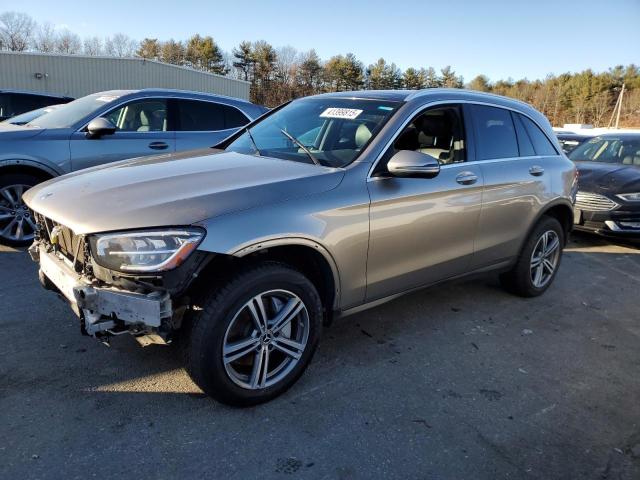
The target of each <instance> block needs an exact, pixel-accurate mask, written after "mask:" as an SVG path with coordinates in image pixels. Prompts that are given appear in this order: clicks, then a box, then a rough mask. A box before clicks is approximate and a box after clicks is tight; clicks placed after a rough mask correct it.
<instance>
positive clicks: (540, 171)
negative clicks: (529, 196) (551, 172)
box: [529, 165, 544, 177]
mask: <svg viewBox="0 0 640 480" xmlns="http://www.w3.org/2000/svg"><path fill="white" fill-rule="evenodd" d="M529 173H530V174H531V175H533V176H534V177H539V176H540V175H542V174H543V173H544V168H542V167H541V166H540V165H534V166H533V167H531V168H530V169H529Z"/></svg>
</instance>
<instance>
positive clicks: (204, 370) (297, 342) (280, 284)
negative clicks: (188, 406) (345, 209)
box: [184, 262, 322, 407]
mask: <svg viewBox="0 0 640 480" xmlns="http://www.w3.org/2000/svg"><path fill="white" fill-rule="evenodd" d="M201 306H202V310H198V311H196V312H195V313H194V315H193V317H192V318H191V319H189V321H187V324H186V325H185V329H186V331H185V334H186V335H185V339H184V340H185V342H184V353H185V361H186V362H185V363H186V369H187V372H188V373H189V376H190V377H191V378H192V379H193V381H194V382H195V383H196V384H197V385H198V386H199V387H200V388H201V389H202V390H203V391H204V392H205V393H206V394H207V395H210V396H211V397H213V398H215V399H216V400H218V401H220V402H222V403H225V404H227V405H233V406H243V407H244V406H250V405H256V404H259V403H263V402H266V401H269V400H271V399H273V398H275V397H277V396H278V395H280V394H282V393H283V392H285V391H286V390H287V389H289V388H290V387H291V386H292V385H293V384H294V383H295V382H296V381H297V380H298V378H300V376H301V375H302V374H303V373H304V371H305V369H306V368H307V366H308V365H309V362H310V361H311V358H312V357H313V354H314V352H315V350H316V348H317V346H318V341H319V339H320V330H321V325H322V302H321V300H320V296H319V295H318V292H317V290H316V288H315V286H314V285H313V283H311V282H310V281H309V280H308V279H307V278H306V277H305V276H304V275H302V273H300V272H298V271H297V270H294V269H292V268H291V267H289V266H288V265H285V264H281V263H276V262H265V263H262V264H259V265H256V266H254V267H250V268H248V269H246V270H243V271H241V272H239V273H238V274H236V275H235V276H234V277H233V278H231V279H230V280H229V281H228V282H226V283H225V284H223V285H222V286H219V287H218V288H215V290H214V291H211V292H209V293H207V294H205V296H204V299H203V301H202V303H201ZM278 318H282V322H280V323H284V324H279V322H278V321H277V320H278ZM287 319H288V320H287ZM263 320H264V321H263ZM243 345H244V346H243ZM236 357H237V358H236Z"/></svg>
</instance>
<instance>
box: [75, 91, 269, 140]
mask: <svg viewBox="0 0 640 480" xmlns="http://www.w3.org/2000/svg"><path fill="white" fill-rule="evenodd" d="M148 99H149V100H153V99H156V100H157V99H160V100H166V101H167V102H168V101H169V100H195V101H197V102H208V103H216V104H220V105H224V106H226V107H232V108H235V109H236V110H238V111H239V112H240V113H241V114H242V115H243V116H244V117H245V118H246V119H247V120H248V122H247V123H246V124H245V125H247V124H249V123H251V122H253V120H252V119H250V118H249V116H248V115H247V114H246V113H245V112H244V111H242V110H241V109H240V108H238V107H237V106H236V105H232V104H230V103H226V102H220V101H218V100H211V99H202V98H195V97H167V96H165V95H150V96H146V97H140V98H133V99H131V98H130V99H129V100H123V101H121V102H120V103H118V104H116V105H114V106H113V107H112V108H110V109H109V110H107V111H106V112H104V113H103V114H102V115H99V116H97V117H93V118H91V120H95V119H96V118H100V117H102V116H104V115H108V114H109V113H111V112H113V111H114V110H115V109H117V108H120V107H122V106H123V105H126V104H127V103H129V102H136V101H138V100H148ZM256 118H258V117H256ZM91 120H89V121H88V122H87V123H85V124H84V125H82V126H81V127H80V128H78V129H76V131H75V132H74V133H82V130H83V129H85V128H87V125H89V123H91ZM243 126H244V125H243ZM243 126H240V127H234V128H224V129H222V130H161V131H160V133H170V132H175V133H178V132H188V133H197V132H224V131H227V130H236V129H237V128H242V127H243ZM127 133H158V132H127Z"/></svg>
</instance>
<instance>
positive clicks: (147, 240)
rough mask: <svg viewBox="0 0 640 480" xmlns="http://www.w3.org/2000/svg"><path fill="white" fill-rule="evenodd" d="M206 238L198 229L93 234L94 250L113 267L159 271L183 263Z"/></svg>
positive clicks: (96, 254)
mask: <svg viewBox="0 0 640 480" xmlns="http://www.w3.org/2000/svg"><path fill="white" fill-rule="evenodd" d="M203 238H204V232H203V231H202V230H200V229H195V228H184V229H180V228H178V229H171V230H149V231H141V232H123V233H107V234H104V235H94V236H93V237H91V251H92V253H93V257H94V259H95V260H96V262H97V263H98V264H100V265H102V266H103V267H105V268H108V269H110V270H119V271H122V272H160V271H165V270H171V269H172V268H175V267H177V266H178V265H180V264H181V263H183V262H184V261H185V260H186V259H187V257H188V256H189V255H190V254H191V253H192V252H193V251H194V250H195V249H196V247H197V246H198V244H199V243H200V241H201V240H202V239H203Z"/></svg>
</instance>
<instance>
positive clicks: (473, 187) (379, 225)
mask: <svg viewBox="0 0 640 480" xmlns="http://www.w3.org/2000/svg"><path fill="white" fill-rule="evenodd" d="M464 132H465V128H464V121H463V118H462V109H461V108H460V106H458V105H446V106H438V107H435V108H431V109H428V110H426V111H424V112H422V113H420V114H419V115H418V116H417V117H416V118H414V119H413V120H412V121H411V122H410V123H409V125H408V126H407V127H406V128H405V129H404V130H403V131H402V132H401V133H400V135H399V136H398V137H397V138H396V140H395V142H394V144H393V145H392V147H391V148H390V150H389V152H386V153H385V154H384V155H383V157H382V159H381V161H380V163H379V164H378V166H376V168H375V170H374V173H373V175H372V177H371V178H370V179H369V181H368V183H367V185H368V188H369V195H370V197H371V207H370V240H369V256H368V263H367V301H372V300H376V299H378V298H382V297H385V296H388V295H392V294H394V293H399V292H402V291H405V290H409V289H411V288H414V287H419V286H422V285H426V284H430V283H433V282H437V281H439V280H444V279H446V278H450V277H453V276H456V275H459V274H461V273H464V272H466V271H467V270H468V268H469V267H470V265H471V259H472V256H473V252H474V239H475V235H476V228H477V225H478V218H479V215H480V210H481V206H482V189H483V178H482V172H481V170H480V167H479V166H478V165H477V164H467V163H466V162H467V160H468V155H467V149H466V138H465V134H464ZM399 150H417V151H420V152H422V153H424V154H427V155H431V156H433V157H435V158H437V159H438V160H439V162H440V164H441V167H440V168H441V169H440V173H439V174H438V175H437V176H436V177H434V178H407V177H393V176H392V175H390V174H389V173H388V171H386V167H385V164H386V162H388V160H389V159H390V158H391V157H392V156H393V154H394V153H395V152H397V151H399Z"/></svg>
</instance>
